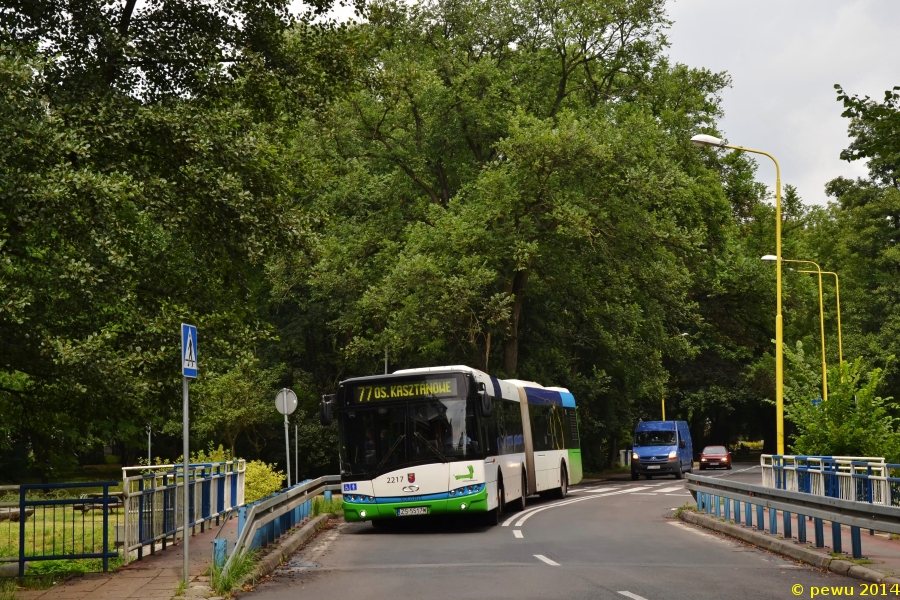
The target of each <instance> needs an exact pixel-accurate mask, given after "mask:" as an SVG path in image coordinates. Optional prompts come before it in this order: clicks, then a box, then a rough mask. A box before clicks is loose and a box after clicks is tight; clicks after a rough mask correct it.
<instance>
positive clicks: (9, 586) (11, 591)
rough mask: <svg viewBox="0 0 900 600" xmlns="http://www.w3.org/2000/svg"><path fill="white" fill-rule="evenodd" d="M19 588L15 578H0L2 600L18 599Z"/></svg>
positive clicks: (0, 598) (0, 596)
mask: <svg viewBox="0 0 900 600" xmlns="http://www.w3.org/2000/svg"><path fill="white" fill-rule="evenodd" d="M17 589H18V586H17V585H16V580H15V579H0V600H16V590H17Z"/></svg>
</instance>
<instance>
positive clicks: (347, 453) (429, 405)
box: [338, 398, 481, 477]
mask: <svg viewBox="0 0 900 600" xmlns="http://www.w3.org/2000/svg"><path fill="white" fill-rule="evenodd" d="M475 414H476V410H475V402H474V401H471V400H470V401H467V400H464V399H462V398H429V399H421V400H411V401H409V402H404V403H398V404H394V403H392V404H382V405H374V406H373V405H367V406H351V407H348V408H347V409H346V410H342V411H340V412H339V413H338V423H339V426H340V428H341V435H340V438H341V441H342V444H341V470H342V471H343V475H353V476H369V477H374V476H376V475H378V474H379V473H384V472H386V471H392V470H395V469H400V468H403V467H404V466H411V465H416V464H422V463H428V462H450V461H455V460H471V459H474V458H480V457H481V450H480V447H479V442H478V428H477V425H476V421H475Z"/></svg>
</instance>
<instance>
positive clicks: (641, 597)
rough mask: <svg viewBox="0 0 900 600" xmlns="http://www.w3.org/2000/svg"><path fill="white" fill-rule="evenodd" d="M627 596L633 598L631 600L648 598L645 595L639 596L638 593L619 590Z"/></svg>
mask: <svg viewBox="0 0 900 600" xmlns="http://www.w3.org/2000/svg"><path fill="white" fill-rule="evenodd" d="M619 593H620V594H622V595H623V596H625V597H626V598H631V600H647V599H646V598H644V597H643V596H638V595H637V594H632V593H631V592H619Z"/></svg>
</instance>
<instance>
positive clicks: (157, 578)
mask: <svg viewBox="0 0 900 600" xmlns="http://www.w3.org/2000/svg"><path fill="white" fill-rule="evenodd" d="M231 528H234V529H235V530H236V529H237V519H231V521H229V523H228V524H227V525H226V530H227V529H231ZM218 530H219V528H218V527H216V526H212V527H209V528H208V529H207V530H206V531H205V532H203V533H198V534H197V535H194V536H191V539H190V563H189V565H188V571H189V572H190V577H191V585H190V588H189V589H188V590H186V591H185V592H184V595H185V596H187V597H194V598H207V597H209V596H214V594H213V592H212V590H211V589H210V588H209V587H208V582H209V578H208V577H204V576H203V575H202V573H203V572H204V571H206V569H207V568H208V567H209V565H210V561H211V559H212V544H213V539H215V537H216V532H217V531H218ZM183 548H184V546H183V545H182V544H181V543H178V544H175V545H172V544H169V545H168V547H167V548H166V550H161V549H160V548H159V547H157V550H156V553H155V554H154V555H152V556H149V555H148V554H147V553H148V550H145V551H144V552H145V554H144V558H143V559H142V560H137V561H134V562H132V563H131V564H129V565H128V566H127V567H122V568H120V569H118V570H116V571H115V572H111V573H88V574H85V575H84V576H81V577H74V578H72V579H69V580H68V581H66V582H65V583H63V584H61V585H57V586H54V587H52V588H50V589H48V590H27V591H19V592H16V598H19V599H21V600H32V599H35V598H40V599H41V600H94V599H103V600H126V599H131V598H172V597H173V596H175V592H176V591H177V589H178V585H179V584H180V583H181V579H182V574H183V572H184V565H183V560H184V551H183Z"/></svg>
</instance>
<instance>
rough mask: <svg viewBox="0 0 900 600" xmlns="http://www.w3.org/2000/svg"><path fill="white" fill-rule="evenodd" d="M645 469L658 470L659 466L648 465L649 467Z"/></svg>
mask: <svg viewBox="0 0 900 600" xmlns="http://www.w3.org/2000/svg"><path fill="white" fill-rule="evenodd" d="M647 468H648V469H658V468H659V465H650V466H649V467H647Z"/></svg>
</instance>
